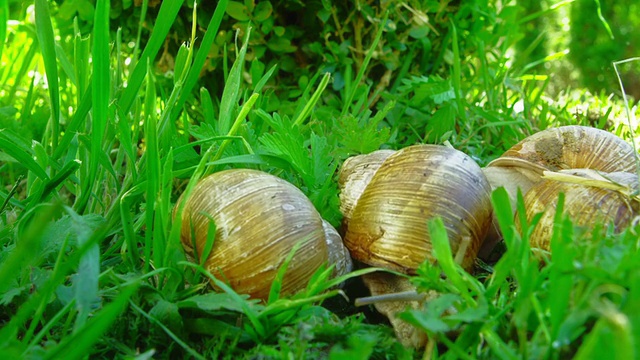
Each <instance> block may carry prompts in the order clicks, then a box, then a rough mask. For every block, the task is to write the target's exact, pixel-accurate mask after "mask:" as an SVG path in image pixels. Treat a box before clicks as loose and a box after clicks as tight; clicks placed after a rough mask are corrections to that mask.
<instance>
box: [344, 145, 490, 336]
mask: <svg viewBox="0 0 640 360" xmlns="http://www.w3.org/2000/svg"><path fill="white" fill-rule="evenodd" d="M338 184H339V187H340V190H341V193H340V209H341V211H342V212H343V216H344V221H343V227H344V228H345V237H344V241H345V245H346V246H347V248H348V249H349V251H350V253H351V256H352V257H353V259H354V260H358V261H360V262H362V263H365V264H368V265H371V266H376V267H382V268H386V269H390V270H394V271H397V272H402V273H405V274H408V275H413V274H415V270H416V269H417V267H418V266H419V265H420V264H421V263H422V262H424V261H425V260H428V261H431V262H433V261H434V259H433V256H432V253H431V251H432V250H431V240H430V234H429V231H428V227H427V222H428V221H429V220H430V219H433V218H435V217H441V218H442V220H443V222H444V224H445V227H446V230H447V234H448V236H449V241H450V243H451V248H452V253H453V254H455V260H456V261H457V262H458V263H459V264H461V265H462V266H463V267H464V268H465V269H467V270H470V269H471V268H472V266H473V264H474V260H475V257H476V253H477V252H478V249H479V248H480V246H481V244H482V241H483V239H484V238H485V236H486V234H487V232H488V230H489V226H490V224H491V220H492V211H491V203H490V191H491V187H490V185H489V182H488V180H487V179H486V178H485V176H484V175H483V173H482V170H481V168H480V166H478V165H477V164H476V163H475V162H474V161H473V159H471V158H470V157H469V156H467V155H465V154H464V153H462V152H460V151H458V150H455V149H453V148H450V147H446V146H439V145H414V146H409V147H406V148H404V149H401V150H399V151H390V150H379V151H376V152H373V153H370V154H366V155H358V156H355V157H351V158H349V159H347V160H346V161H345V162H344V163H343V165H342V167H341V169H340V172H339V180H338ZM363 281H364V283H365V285H366V286H367V287H368V288H369V290H370V292H371V294H372V297H370V298H366V299H358V300H356V304H358V302H360V303H361V304H366V303H369V302H371V303H374V305H375V307H376V308H377V309H378V311H379V312H380V313H382V314H384V315H386V316H387V317H389V319H390V321H391V323H392V325H393V327H394V331H395V332H396V336H397V337H398V339H400V340H401V342H403V344H405V345H407V346H413V347H422V346H424V344H425V343H426V337H425V334H424V333H423V332H421V331H419V330H417V329H415V328H414V327H413V326H411V325H409V324H407V323H405V322H403V321H402V320H399V319H398V318H397V317H396V314H397V313H398V312H400V311H402V310H404V309H405V308H406V307H407V305H409V306H412V307H414V308H418V307H419V306H421V303H422V302H423V301H425V300H426V298H425V297H424V296H423V294H418V293H416V291H415V286H413V284H411V282H410V281H409V280H408V278H406V277H401V276H397V275H394V274H388V273H380V272H378V273H371V274H366V275H364V276H363ZM396 292H400V294H399V295H400V296H395V295H398V294H390V293H396ZM389 295H392V296H389ZM431 296H433V295H431ZM407 301H408V302H407Z"/></svg>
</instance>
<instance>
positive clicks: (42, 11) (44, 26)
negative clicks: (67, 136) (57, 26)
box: [35, 0, 60, 151]
mask: <svg viewBox="0 0 640 360" xmlns="http://www.w3.org/2000/svg"><path fill="white" fill-rule="evenodd" d="M35 18H36V33H37V35H38V42H39V43H40V51H41V52H42V60H43V61H44V69H45V72H46V74H47V83H48V84H49V99H50V101H51V148H52V150H54V151H55V149H56V147H58V136H59V135H60V90H59V89H60V86H59V85H58V62H57V60H56V49H55V40H54V35H53V25H52V24H51V13H49V4H48V2H47V0H36V1H35Z"/></svg>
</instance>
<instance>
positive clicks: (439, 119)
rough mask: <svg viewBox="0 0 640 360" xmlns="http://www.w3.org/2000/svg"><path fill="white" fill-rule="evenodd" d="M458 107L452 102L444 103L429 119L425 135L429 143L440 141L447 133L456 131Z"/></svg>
mask: <svg viewBox="0 0 640 360" xmlns="http://www.w3.org/2000/svg"><path fill="white" fill-rule="evenodd" d="M456 113H457V112H456V108H455V106H454V105H453V104H451V103H446V104H444V105H442V106H441V107H440V108H439V109H438V110H437V111H436V112H435V114H433V116H432V117H431V118H430V119H429V120H428V122H427V126H426V128H425V135H426V136H425V137H426V140H427V142H428V143H440V142H442V138H443V136H444V135H445V134H447V133H449V132H451V131H455V128H456Z"/></svg>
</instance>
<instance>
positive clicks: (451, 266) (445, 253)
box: [427, 217, 475, 305]
mask: <svg viewBox="0 0 640 360" xmlns="http://www.w3.org/2000/svg"><path fill="white" fill-rule="evenodd" d="M427 225H428V227H429V234H430V235H431V243H432V246H433V255H434V257H435V258H436V259H438V264H440V266H441V267H442V271H443V272H444V273H445V275H446V276H447V279H449V281H451V283H452V284H453V285H454V287H455V288H456V289H458V291H460V295H461V296H462V297H463V298H464V299H465V300H466V302H467V303H469V304H474V305H475V300H473V298H472V297H471V295H470V294H469V288H468V287H467V284H466V283H465V281H464V279H463V278H462V276H460V273H459V271H460V270H461V267H460V264H456V262H455V260H454V259H453V254H452V253H451V243H450V242H449V236H448V235H447V229H446V228H445V226H444V222H443V221H442V218H441V217H437V218H435V219H433V220H431V221H429V222H428V224H427Z"/></svg>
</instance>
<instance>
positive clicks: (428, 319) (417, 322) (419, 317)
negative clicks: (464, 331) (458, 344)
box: [399, 294, 461, 334]
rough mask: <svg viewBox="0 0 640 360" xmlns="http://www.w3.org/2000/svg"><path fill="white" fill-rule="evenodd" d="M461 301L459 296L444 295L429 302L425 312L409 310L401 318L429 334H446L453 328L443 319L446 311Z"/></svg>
mask: <svg viewBox="0 0 640 360" xmlns="http://www.w3.org/2000/svg"><path fill="white" fill-rule="evenodd" d="M460 300H461V299H460V296H458V295H455V294H442V295H440V296H438V297H437V298H435V299H433V300H430V301H428V302H427V304H426V308H425V309H424V310H409V311H406V312H404V313H401V314H400V315H399V317H400V318H401V319H403V320H405V321H407V322H409V323H410V324H412V325H414V326H416V327H418V328H420V329H422V330H424V331H425V332H427V333H429V334H438V333H446V332H447V331H450V330H451V329H452V328H451V326H450V325H449V324H447V323H446V322H445V321H444V320H443V319H442V317H443V315H444V314H445V311H447V310H448V309H450V308H451V307H453V306H454V304H455V303H456V302H459V301H460Z"/></svg>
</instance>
